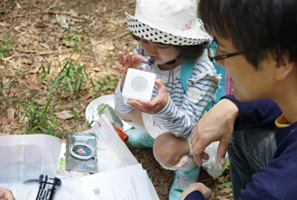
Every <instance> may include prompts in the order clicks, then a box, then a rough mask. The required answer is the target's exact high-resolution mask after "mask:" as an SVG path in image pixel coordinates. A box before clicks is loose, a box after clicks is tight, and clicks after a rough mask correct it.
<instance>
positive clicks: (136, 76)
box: [122, 68, 156, 101]
mask: <svg viewBox="0 0 297 200" xmlns="http://www.w3.org/2000/svg"><path fill="white" fill-rule="evenodd" d="M155 80H156V74H154V73H152V72H146V71H141V70H139V69H134V68H129V69H128V71H127V74H126V79H125V83H124V86H123V91H122V94H123V96H124V97H126V98H129V99H136V100H141V101H150V100H151V97H152V93H153V89H154V84H155Z"/></svg>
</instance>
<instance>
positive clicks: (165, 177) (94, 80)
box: [0, 0, 233, 200]
mask: <svg viewBox="0 0 297 200" xmlns="http://www.w3.org/2000/svg"><path fill="white" fill-rule="evenodd" d="M134 5H135V1H133V0H109V1H106V0H72V1H69V0H47V1H45V0H17V1H11V0H2V1H1V2H0V27H1V32H0V42H1V46H0V56H1V57H2V58H1V60H0V93H1V96H0V109H1V113H0V127H1V128H0V132H1V133H2V134H25V133H26V134H29V133H32V132H37V133H38V132H39V133H48V134H53V135H56V136H58V137H61V138H63V137H64V136H65V135H64V133H65V132H66V131H70V130H71V131H84V130H87V129H89V125H88V123H87V122H86V120H85V115H84V113H85V109H86V107H87V105H88V104H89V103H90V102H91V101H92V100H94V99H95V98H97V97H99V96H101V95H106V94H112V93H113V92H114V88H115V86H116V84H117V82H118V80H119V74H117V73H116V72H115V71H113V70H112V66H113V65H117V64H119V61H118V59H117V53H118V52H119V51H123V52H129V51H132V50H133V48H134V47H135V45H136V41H134V40H133V39H132V37H131V36H130V33H129V31H128V30H127V28H126V20H125V16H124V12H128V13H131V14H133V13H134ZM10 39H12V40H11V41H10ZM73 66H76V67H77V68H80V69H81V68H83V69H84V71H79V70H78V69H77V68H75V69H74V71H72V73H73V74H72V76H71V77H73V76H75V77H74V78H76V79H73V80H70V79H68V80H67V78H65V80H66V81H64V82H63V84H62V83H60V84H57V85H55V84H56V82H54V80H58V79H57V77H58V76H59V75H61V73H60V72H61V71H62V70H63V67H64V68H69V67H70V68H71V67H73ZM71 69H72V68H71ZM75 70H76V71H75ZM84 72H85V74H87V78H86V77H85V78H84V79H83V78H82V79H80V78H81V76H82V74H84ZM67 73H70V72H65V74H64V75H65V77H67ZM68 78H69V77H68ZM78 79H79V80H81V81H83V83H84V84H82V85H81V86H80V87H79V90H77V92H75V91H74V92H72V91H71V90H70V86H69V81H75V80H78ZM70 85H72V86H77V85H75V83H74V82H71V83H70ZM73 88H74V90H75V87H73ZM47 105H49V106H48V107H47ZM130 150H131V151H132V153H133V154H134V155H135V157H136V158H137V160H138V161H139V162H140V163H142V165H143V167H144V168H145V169H146V170H147V172H148V174H149V177H150V178H151V180H152V182H153V184H154V186H155V188H156V191H157V193H158V195H159V197H160V199H161V200H165V199H168V192H169V189H170V186H171V184H172V181H173V178H174V172H173V171H169V170H165V169H164V168H162V167H161V166H160V165H159V164H158V163H157V162H156V160H155V159H154V157H153V154H152V149H132V148H130ZM199 181H201V182H203V183H205V184H206V185H207V186H209V187H210V188H211V189H212V190H213V193H212V197H211V199H220V200H223V199H233V198H232V194H231V193H232V188H231V186H230V185H229V184H226V183H228V182H230V177H229V170H228V168H227V169H226V170H225V172H224V173H223V174H222V175H221V176H220V177H219V178H217V179H216V180H213V179H212V177H210V176H209V175H208V174H207V173H206V172H204V171H203V170H202V172H201V175H200V178H199Z"/></svg>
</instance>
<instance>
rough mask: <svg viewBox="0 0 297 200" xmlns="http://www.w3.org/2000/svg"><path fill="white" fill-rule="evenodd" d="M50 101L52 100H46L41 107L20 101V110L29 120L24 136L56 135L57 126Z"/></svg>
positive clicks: (30, 102) (26, 101) (33, 103)
mask: <svg viewBox="0 0 297 200" xmlns="http://www.w3.org/2000/svg"><path fill="white" fill-rule="evenodd" d="M51 101H52V99H48V100H47V102H46V104H45V105H44V106H43V107H40V106H38V105H37V103H35V102H33V101H29V100H24V101H21V102H22V103H23V105H21V110H22V111H23V112H24V113H25V115H26V117H28V118H29V122H28V127H26V128H25V130H24V134H36V133H44V134H48V135H56V134H57V133H58V132H59V131H58V126H59V124H58V123H57V121H56V118H55V115H54V106H53V105H50V104H51ZM48 110H49V114H48ZM48 115H49V116H48Z"/></svg>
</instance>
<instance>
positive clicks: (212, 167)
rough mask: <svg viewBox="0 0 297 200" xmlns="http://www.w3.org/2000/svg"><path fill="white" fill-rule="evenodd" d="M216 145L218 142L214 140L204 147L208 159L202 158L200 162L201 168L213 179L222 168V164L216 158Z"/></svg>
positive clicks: (220, 172) (219, 173) (218, 174)
mask: <svg viewBox="0 0 297 200" xmlns="http://www.w3.org/2000/svg"><path fill="white" fill-rule="evenodd" d="M218 146H219V142H218V141H216V142H213V143H211V144H210V145H208V147H206V149H205V151H204V152H205V153H207V154H208V155H209V159H208V160H204V161H203V163H202V168H203V169H204V170H205V171H207V173H208V174H209V175H210V176H212V177H213V178H214V179H216V178H218V177H219V176H220V175H221V174H222V169H223V166H222V165H221V164H220V163H219V161H218V159H217V151H218ZM226 156H227V155H226Z"/></svg>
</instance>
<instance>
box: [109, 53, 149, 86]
mask: <svg viewBox="0 0 297 200" xmlns="http://www.w3.org/2000/svg"><path fill="white" fill-rule="evenodd" d="M118 56H119V59H120V63H121V64H122V65H121V66H113V67H112V68H113V69H114V70H116V71H118V72H120V73H121V74H122V79H121V89H122V88H123V85H124V82H125V77H126V74H127V71H128V69H129V68H135V69H137V67H138V65H139V64H140V63H139V62H138V61H139V60H141V61H144V62H147V59H146V58H145V57H144V56H142V55H138V54H137V55H134V54H133V53H132V52H130V53H128V54H127V55H126V56H124V54H123V52H121V51H120V52H119V54H118Z"/></svg>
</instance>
